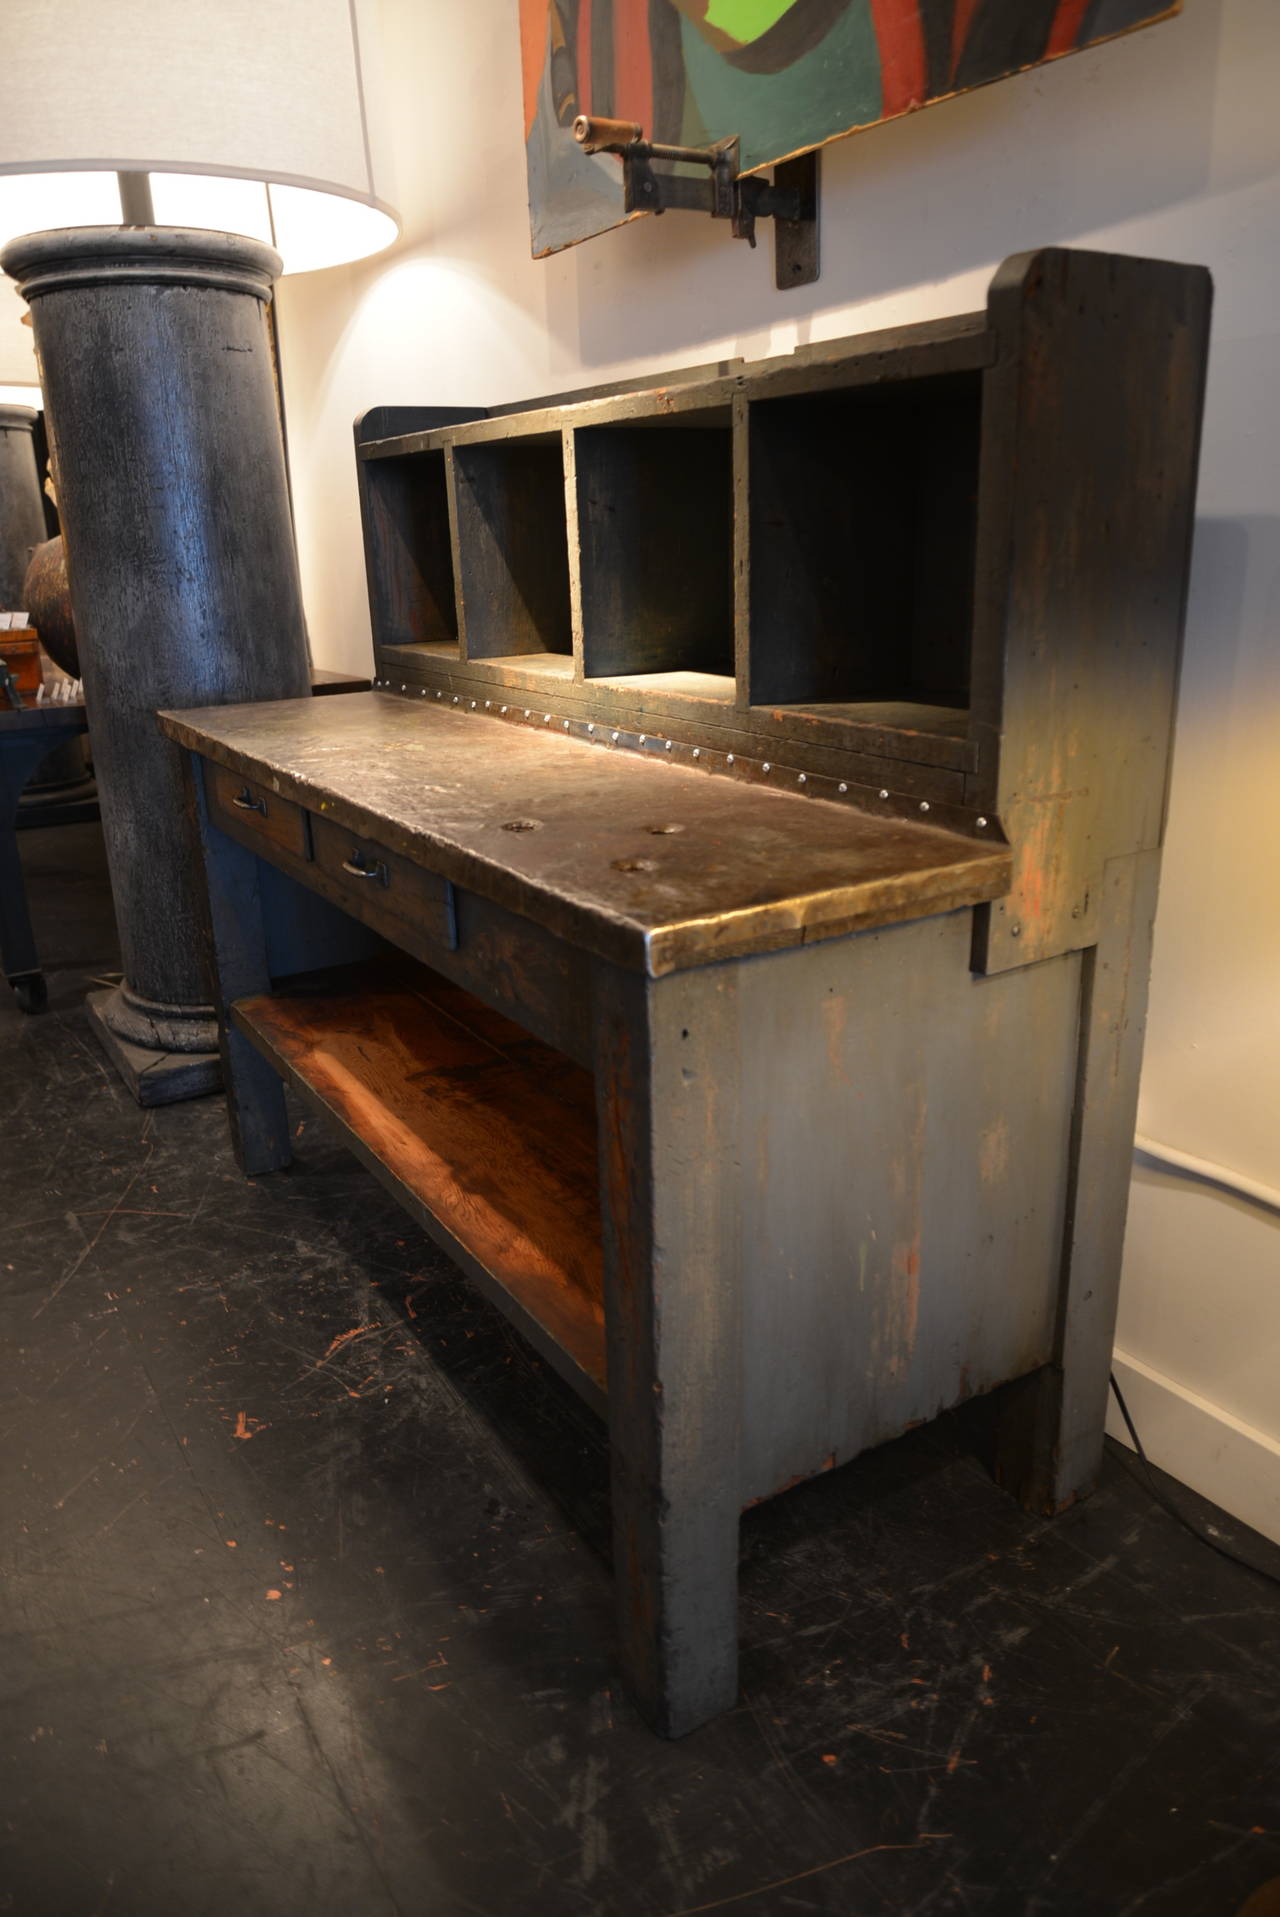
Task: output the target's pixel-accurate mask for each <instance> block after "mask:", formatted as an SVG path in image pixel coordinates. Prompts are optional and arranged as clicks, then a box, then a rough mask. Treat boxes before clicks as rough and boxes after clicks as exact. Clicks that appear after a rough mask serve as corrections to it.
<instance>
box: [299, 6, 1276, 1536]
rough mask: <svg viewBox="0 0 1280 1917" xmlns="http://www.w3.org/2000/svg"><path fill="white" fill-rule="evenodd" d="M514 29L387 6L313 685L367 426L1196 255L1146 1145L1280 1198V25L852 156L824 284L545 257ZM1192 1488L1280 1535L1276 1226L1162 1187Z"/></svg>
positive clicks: (314, 551)
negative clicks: (1066, 261) (1182, 618)
mask: <svg viewBox="0 0 1280 1917" xmlns="http://www.w3.org/2000/svg"><path fill="white" fill-rule="evenodd" d="M515 16H516V0H468V3H467V5H466V6H465V7H462V6H457V5H451V4H447V3H446V0H426V4H423V0H383V21H384V33H385V40H386V55H387V67H388V70H389V73H390V76H391V80H392V85H393V88H394V96H393V99H392V101H391V116H392V122H393V130H394V133H395V135H396V140H397V145H398V150H399V163H400V176H401V177H400V202H401V206H402V210H403V212H404V214H405V234H404V239H403V242H402V244H401V245H400V246H399V247H398V248H397V249H396V250H395V251H394V252H393V253H391V254H387V255H383V256H382V257H381V258H380V259H377V260H373V261H369V262H366V263H364V264H363V265H361V266H357V267H352V268H338V269H335V270H334V271H332V272H329V273H321V274H312V275H308V276H306V277H304V278H302V279H297V280H291V281H286V282H285V283H284V285H283V286H282V288H281V294H280V314H281V332H282V345H283V360H284V374H285V384H286V398H287V407H288V415H289V424H290V435H291V449H292V460H293V469H294V481H295V488H296V499H297V511H298V523H299V539H300V548H301V555H302V564H303V571H304V579H305V587H306V593H307V603H308V608H309V616H310V621H311V630H312V637H313V645H314V649H315V654H316V659H317V663H319V664H322V665H332V666H338V665H344V666H352V667H360V668H363V667H364V666H365V665H366V664H367V661H368V659H369V656H370V655H369V638H368V621H367V615H366V609H365V596H364V590H365V589H364V579H363V572H362V562H361V554H360V543H359V534H358V525H357V511H356V498H355V483H354V465H353V459H352V451H351V421H352V418H353V417H354V415H355V414H356V413H357V412H359V411H362V410H364V409H365V408H366V407H368V406H370V405H373V404H376V403H379V402H398V403H405V404H412V403H417V404H424V403H425V404H430V403H441V404H461V403H466V402H475V403H477V404H480V405H484V404H489V403H493V402H497V401H500V400H509V399H518V398H524V397H529V396H532V395H535V394H537V393H541V392H549V391H554V390H555V389H556V388H559V387H571V386H575V385H581V384H586V383H589V382H590V381H592V380H595V379H606V378H613V377H620V376H622V375H623V374H626V373H630V372H633V371H640V370H644V369H646V368H650V367H652V368H661V367H665V366H677V365H680V364H682V363H691V362H695V361H700V360H704V359H707V358H715V357H718V356H720V355H722V354H723V355H732V354H738V353H751V354H758V353H764V352H770V351H774V352H784V351H787V350H789V349H790V348H791V347H792V346H793V345H794V344H796V343H797V342H803V341H806V340H809V339H819V338H823V337H838V336H840V335H842V334H846V333H856V332H860V331H864V330H866V329H868V328H869V327H873V326H880V325H886V324H891V323H894V322H897V321H902V320H915V319H923V318H927V317H930V316H932V315H935V314H942V313H948V312H952V311H962V310H966V309H970V308H974V307H977V306H980V305H981V304H982V303H983V300H984V295H985V288H986V283H987V281H988V279H989V277H990V275H991V272H992V270H993V269H994V267H995V266H996V264H997V263H998V262H999V261H1000V260H1001V259H1002V258H1003V257H1004V256H1005V255H1007V254H1009V253H1014V252H1017V251H1019V250H1021V249H1023V248H1026V247H1032V246H1038V245H1044V244H1073V245H1080V246H1094V247H1103V248H1109V249H1114V250H1116V251H1120V252H1131V253H1146V254H1151V255H1157V256H1165V257H1168V258H1172V259H1182V260H1194V261H1203V262H1205V263H1206V264H1207V265H1209V266H1210V267H1211V268H1212V270H1213V273H1214V276H1215V279H1216V282H1217V304H1216V317H1215V328H1214V351H1213V365H1212V371H1211V376H1210V382H1209V396H1208V415H1207V421H1206V433H1205V441H1204V458H1203V467H1202V475H1201V484H1200V513H1199V522H1198V528H1197V535H1196V556H1195V565H1194V575H1193V585H1192V595H1191V610H1190V620H1189V626H1188V633H1187V657H1186V665H1185V670H1184V678H1183V691H1182V701H1181V711H1180V719H1179V731H1178V745H1177V754H1176V760H1175V769H1174V780H1173V792H1172V805H1171V814H1170V820H1169V835H1168V843H1167V851H1166V857H1165V868H1164V871H1165V877H1164V888H1163V894H1162V901H1161V907H1160V917H1159V923H1158V936H1157V944H1156V958H1155V972H1154V978H1153V991H1152V1004H1151V1016H1150V1025H1149V1033H1148V1044H1147V1063H1146V1071H1145V1076H1144V1080H1143V1096H1142V1111H1141V1116H1140V1129H1141V1130H1142V1131H1143V1132H1144V1133H1146V1134H1148V1135H1150V1136H1152V1137H1154V1138H1156V1139H1159V1140H1161V1141H1163V1142H1165V1143H1167V1144H1171V1145H1174V1146H1177V1147H1180V1148H1182V1149H1183V1150H1186V1151H1190V1152H1192V1153H1195V1154H1197V1155H1200V1156H1202V1157H1205V1158H1208V1159H1211V1160H1214V1161H1217V1162H1219V1163H1221V1164H1224V1165H1227V1166H1231V1167H1236V1168H1238V1169H1239V1170H1241V1171H1243V1172H1245V1173H1247V1174H1249V1175H1250V1176H1252V1177H1253V1178H1254V1179H1255V1180H1262V1181H1264V1182H1266V1183H1269V1184H1271V1185H1273V1186H1274V1185H1280V989H1278V985H1280V777H1278V776H1277V774H1280V644H1278V643H1277V641H1278V637H1280V635H1278V632H1277V628H1278V626H1280V112H1278V111H1277V106H1276V96H1275V83H1276V77H1277V75H1278V74H1280V4H1277V0H1186V7H1185V12H1184V14H1183V15H1182V17H1181V18H1179V19H1177V20H1175V21H1172V22H1170V23H1168V24H1163V25H1160V26H1158V27H1155V28H1152V29H1149V30H1147V31H1144V32H1141V33H1136V34H1133V35H1131V36H1130V37H1129V38H1127V39H1125V40H1121V41H1117V42H1114V43H1112V44H1111V45H1108V46H1104V47H1100V48H1097V49H1095V50H1093V51H1091V52H1088V53H1084V54H1079V55H1076V56H1074V57H1072V58H1070V59H1067V60H1062V61H1059V62H1057V63H1056V64H1055V65H1053V66H1051V67H1048V68H1044V69H1041V70H1040V71H1039V72H1036V73H1033V74H1027V75H1022V76H1020V77H1019V78H1017V79H1014V80H1009V81H1005V82H1002V83H1000V84H999V85H997V86H994V87H989V88H987V89H986V90H984V91H982V92H980V93H976V94H972V95H970V96H969V97H967V98H965V99H961V100H956V101H952V102H949V103H947V104H946V105H943V106H938V107H933V108H930V109H929V110H928V111H927V112H925V113H922V114H919V115H916V116H914V117H912V118H911V119H909V120H906V121H901V122H898V123H896V124H894V125H892V126H889V127H885V128H881V129H878V130H876V131H875V132H873V133H870V134H867V135H864V136H862V137H861V138H858V139H854V140H846V141H843V142H841V143H840V144H838V145H836V146H835V147H833V148H831V149H829V150H828V152H827V153H826V154H825V155H824V161H823V169H824V170H823V195H822V246H823V269H822V278H821V280H820V281H819V282H818V284H817V285H816V286H814V287H810V288H806V289H804V290H803V292H801V293H799V294H796V293H792V294H787V295H783V294H779V293H776V292H775V291H774V289H773V284H772V258H771V247H770V244H769V241H768V237H767V235H766V238H765V242H764V243H763V244H762V245H761V247H760V248H759V250H758V251H757V252H755V253H752V252H750V251H749V250H748V248H747V247H746V246H745V245H743V244H742V243H741V242H737V241H734V240H732V239H731V238H730V237H729V236H728V235H727V234H726V233H724V232H722V231H720V230H719V229H711V228H710V227H709V224H704V223H703V222H702V221H701V220H699V219H697V218H695V217H694V216H692V215H684V216H682V215H679V214H675V215H668V216H666V217H665V218H663V219H661V220H648V221H642V222H640V223H638V224H637V225H634V226H632V227H629V228H627V229H626V230H624V231H620V232H617V233H613V234H610V235H607V236H605V237H604V238H602V239H599V240H595V241H592V242H591V243H590V244H588V245H587V246H584V247H579V248H576V249H574V250H573V251H572V252H571V253H568V254H564V255H561V256H559V257H558V258H556V259H554V260H550V261H538V262H535V261H533V260H531V259H530V257H529V244H528V229H527V218H526V206H525V179H524V160H523V147H522V142H521V134H520V115H521V105H520V75H519V53H518V44H517V34H516V17H515ZM1119 1344H1120V1351H1119V1353H1118V1357H1119V1359H1120V1363H1121V1367H1122V1373H1123V1377H1124V1379H1125V1380H1126V1381H1127V1383H1128V1385H1129V1387H1130V1391H1131V1403H1132V1407H1133V1409H1134V1411H1135V1415H1136V1416H1137V1417H1138V1419H1139V1429H1140V1430H1142V1429H1143V1426H1144V1425H1145V1426H1146V1427H1147V1428H1148V1429H1149V1430H1150V1432H1151V1435H1152V1446H1151V1448H1152V1450H1153V1454H1154V1455H1155V1456H1156V1457H1157V1458H1158V1459H1159V1460H1160V1461H1161V1462H1162V1463H1164V1464H1166V1465H1167V1466H1168V1468H1169V1469H1170V1470H1173V1471H1174V1472H1176V1473H1177V1474H1178V1475H1179V1476H1181V1477H1183V1478H1184V1479H1186V1480H1187V1481H1188V1482H1190V1483H1192V1484H1195V1485H1196V1486H1197V1487H1198V1488H1199V1489H1202V1490H1204V1491H1206V1492H1207V1493H1208V1494H1209V1495H1211V1496H1213V1497H1215V1498H1216V1499H1217V1500H1218V1501H1219V1502H1221V1503H1222V1504H1224V1505H1225V1506H1227V1507H1228V1508H1229V1509H1231V1510H1233V1511H1235V1512H1237V1513H1238V1514H1239V1515H1241V1516H1244V1517H1246V1518H1248V1519H1249V1520H1250V1521H1251V1522H1253V1523H1254V1524H1257V1525H1259V1526H1260V1527H1261V1528H1264V1529H1267V1530H1268V1531H1270V1533H1271V1534H1272V1535H1273V1536H1276V1537H1280V1389H1277V1371H1278V1365H1277V1358H1278V1356H1280V1217H1277V1216H1275V1215H1269V1214H1268V1213H1266V1212H1265V1211H1260V1210H1257V1209H1253V1208H1249V1207H1245V1206H1242V1205H1239V1204H1237V1203H1236V1202H1235V1201H1233V1200H1231V1199H1229V1198H1226V1197H1224V1196H1222V1195H1220V1194H1218V1193H1216V1192H1214V1191H1212V1190H1211V1189H1209V1188H1206V1187H1203V1186H1201V1187H1193V1186H1187V1185H1184V1184H1181V1183H1179V1182H1177V1181H1175V1180H1171V1179H1168V1178H1165V1177H1162V1176H1159V1175H1157V1174H1155V1173H1153V1172H1151V1171H1141V1172H1139V1174H1138V1175H1137V1178H1136V1181H1135V1188H1134V1203H1133V1207H1132V1213H1131V1222H1130V1230H1129V1239H1128V1246H1127V1252H1126V1264H1125V1279H1124V1288H1123V1295H1122V1304H1121V1321H1120V1334H1119Z"/></svg>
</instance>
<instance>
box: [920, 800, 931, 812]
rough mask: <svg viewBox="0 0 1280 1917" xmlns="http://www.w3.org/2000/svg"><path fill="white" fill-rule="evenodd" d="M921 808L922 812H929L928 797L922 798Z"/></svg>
mask: <svg viewBox="0 0 1280 1917" xmlns="http://www.w3.org/2000/svg"><path fill="white" fill-rule="evenodd" d="M920 810H921V811H922V812H927V811H928V810H929V801H928V800H927V799H921V801H920Z"/></svg>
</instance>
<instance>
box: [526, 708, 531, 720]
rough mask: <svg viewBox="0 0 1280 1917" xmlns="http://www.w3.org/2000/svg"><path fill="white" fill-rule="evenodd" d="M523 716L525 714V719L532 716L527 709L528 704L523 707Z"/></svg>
mask: <svg viewBox="0 0 1280 1917" xmlns="http://www.w3.org/2000/svg"><path fill="white" fill-rule="evenodd" d="M524 716H525V718H526V719H528V718H530V717H531V716H532V715H531V713H530V711H529V708H528V706H526V707H525V709H524Z"/></svg>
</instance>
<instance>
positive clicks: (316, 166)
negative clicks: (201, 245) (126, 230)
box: [0, 0, 399, 272]
mask: <svg viewBox="0 0 1280 1917" xmlns="http://www.w3.org/2000/svg"><path fill="white" fill-rule="evenodd" d="M367 3H368V0H105V3H104V0H4V6H3V10H2V11H3V27H2V30H0V43H2V45H3V56H4V74H5V102H6V111H5V113H4V114H3V115H2V116H0V244H3V242H4V241H5V240H7V239H10V238H12V237H13V236H14V235H16V234H19V233H32V232H41V231H46V230H48V229H50V228H53V227H63V226H114V225H118V224H119V223H120V217H121V215H120V201H119V197H118V192H117V188H116V182H115V179H114V177H113V176H114V174H115V173H117V172H139V173H149V174H151V175H152V195H153V200H154V205H155V216H156V221H157V223H158V224H160V225H164V226H188V227H190V226H201V227H207V228H211V229H213V230H215V231H225V232H236V233H247V234H249V235H250V236H251V237H253V238H255V239H262V240H265V241H267V242H268V243H269V244H270V245H272V246H274V247H275V248H276V250H277V252H279V253H280V254H281V255H282V256H283V258H284V262H285V271H286V272H305V271H307V270H309V269H310V268H313V267H316V266H332V265H337V264H338V263H340V262H341V261H344V260H352V259H360V258H362V257H363V256H364V255H365V254H368V253H374V252H377V251H379V250H380V249H381V248H382V247H384V246H388V245H389V244H390V243H391V241H392V240H394V239H395V237H396V234H397V232H398V231H399V223H398V220H397V218H396V215H395V213H394V211H393V209H392V207H391V205H390V202H389V188H388V185H387V181H386V177H385V175H386V169H385V166H384V164H383V159H382V152H381V147H380V142H379V140H378V137H377V133H378V128H377V121H376V116H373V115H371V114H370V111H369V100H370V97H371V95H372V94H373V92H374V91H376V74H374V73H372V72H371V69H372V68H373V67H374V65H375V63H376V54H377V43H376V36H375V35H374V34H373V33H372V32H371V31H368V30H366V31H364V32H361V30H360V29H361V19H362V16H363V15H365V13H366V8H367ZM375 154H376V155H377V158H376V163H375Z"/></svg>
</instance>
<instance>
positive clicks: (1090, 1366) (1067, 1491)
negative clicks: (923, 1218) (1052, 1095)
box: [996, 851, 1160, 1511]
mask: <svg viewBox="0 0 1280 1917" xmlns="http://www.w3.org/2000/svg"><path fill="white" fill-rule="evenodd" d="M1159 876H1160V854H1159V852H1158V851H1151V852H1137V853H1132V854H1130V855H1128V856H1126V857H1124V858H1119V859H1113V860H1111V861H1110V863H1109V864H1108V865H1107V867H1106V870H1105V874H1104V879H1103V899H1102V910H1101V914H1100V922H1099V928H1098V943H1097V945H1096V946H1095V947H1094V948H1093V949H1092V950H1091V951H1088V952H1086V953H1085V954H1084V957H1083V975H1082V988H1081V1009H1080V1069H1079V1078H1078V1082H1077V1088H1076V1109H1075V1119H1074V1124H1073V1130H1072V1155H1071V1179H1070V1187H1069V1190H1068V1196H1067V1221H1066V1234H1065V1240H1064V1253H1063V1267H1062V1281H1061V1290H1060V1293H1059V1319H1058V1336H1057V1352H1056V1357H1055V1361H1054V1363H1053V1364H1050V1365H1046V1366H1045V1367H1044V1368H1043V1369H1042V1370H1041V1371H1037V1372H1034V1373H1032V1375H1031V1376H1030V1377H1028V1378H1025V1379H1023V1380H1021V1381H1020V1382H1019V1383H1018V1384H1016V1385H1012V1386H1010V1387H1008V1388H1007V1390H1006V1392H1005V1394H1004V1402H1003V1405H1002V1408H1001V1414H1000V1416H1001V1429H1000V1432H999V1434H998V1438H997V1455H996V1473H997V1476H998V1477H999V1479H1000V1481H1001V1483H1002V1484H1005V1485H1007V1487H1008V1488H1009V1489H1010V1490H1011V1491H1012V1492H1013V1493H1014V1495H1015V1496H1016V1497H1017V1498H1018V1499H1019V1501H1020V1502H1021V1503H1022V1504H1024V1505H1026V1506H1027V1507H1028V1508H1029V1509H1032V1510H1037V1511H1060V1510H1062V1509H1063V1507H1064V1506H1066V1505H1068V1504H1070V1503H1072V1502H1073V1501H1074V1500H1075V1499H1076V1498H1077V1497H1081V1496H1083V1495H1085V1494H1086V1493H1087V1492H1088V1491H1090V1490H1092V1488H1093V1485H1094V1482H1095V1480H1096V1478H1097V1475H1098V1470H1099V1467H1100V1465H1101V1462H1102V1438H1103V1426H1104V1423H1105V1421H1106V1415H1107V1389H1108V1381H1109V1378H1110V1373H1111V1352H1112V1346H1113V1344H1114V1342H1115V1327H1116V1307H1117V1303H1118V1299H1119V1291H1120V1264H1121V1258H1122V1255H1123V1252H1124V1229H1125V1217H1126V1214H1127V1211H1128V1204H1129V1186H1130V1181H1131V1178H1132V1173H1133V1139H1134V1130H1135V1126H1136V1121H1137V1111H1138V1078H1139V1073H1140V1070H1141V1065H1142V1036H1143V1029H1144V1026H1145V1022H1146V1012H1147V986H1148V982H1149V978H1150V972H1151V928H1152V922H1153V920H1154V918H1155V909H1156V892H1157V887H1158V884H1159Z"/></svg>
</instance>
